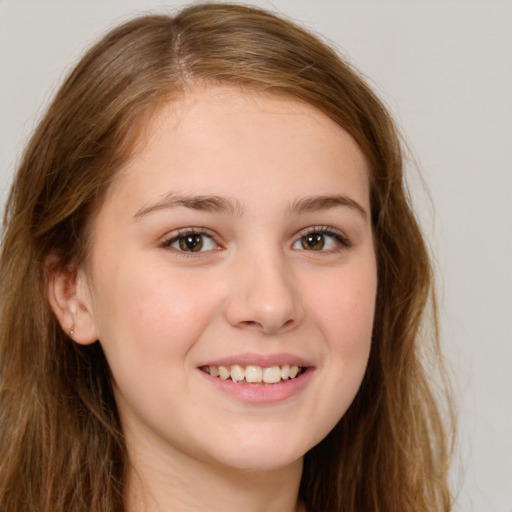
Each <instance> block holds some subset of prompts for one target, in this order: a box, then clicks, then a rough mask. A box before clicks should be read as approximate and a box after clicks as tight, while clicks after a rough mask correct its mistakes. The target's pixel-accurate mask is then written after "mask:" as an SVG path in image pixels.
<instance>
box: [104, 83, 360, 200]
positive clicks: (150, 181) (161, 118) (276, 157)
mask: <svg viewBox="0 0 512 512" xmlns="http://www.w3.org/2000/svg"><path fill="white" fill-rule="evenodd" d="M338 178H339V179H338ZM155 180H156V181H158V182H159V183H158V185H156V184H155ZM290 180H292V181H293V185H294V187H295V188H297V190H298V189H300V185H301V183H302V184H303V185H304V186H305V187H306V186H311V182H312V180H314V181H315V183H316V184H317V185H318V187H320V188H322V187H323V188H324V190H317V191H316V192H317V193H330V192H332V191H331V190H330V188H332V186H333V182H338V181H339V183H340V186H341V185H342V186H343V187H344V188H346V187H348V188H352V189H353V190H356V189H357V192H356V194H358V195H359V198H358V200H359V201H362V200H363V199H365V197H363V196H367V195H368V172H367V165H366V161H365V158H364V155H363V154H362V152H361V150H360V149H359V147H358V145H357V143H356V142H355V141H354V139H353V138H352V137H351V136H350V135H349V134H348V133H347V132H346V131H345V130H344V129H343V128H342V127H341V126H340V125H338V124H337V123H336V122H334V121H333V120H332V119H330V118H329V117H328V116H327V115H325V114H324V113H322V112H321V111H320V110H319V109H317V108H315V107H313V106H312V105H310V104H308V103H305V102H302V101H299V100H297V99H295V98H293V97H291V96H288V95H285V94H277V93H267V92H259V91H253V90H248V89H244V88H240V87H235V86H209V87H196V88H193V89H191V90H189V91H187V92H186V93H185V94H183V95H182V96H181V97H179V98H177V99H174V100H173V101H169V102H168V103H165V104H164V105H162V106H161V107H160V108H159V109H158V110H157V111H156V112H155V113H154V115H153V116H152V117H151V119H150V121H149V122H148V123H147V126H146V127H145V129H144V130H142V134H141V137H140V143H139V145H138V147H137V150H136V151H135V152H134V154H133V156H132V158H131V159H130V160H129V161H128V163H127V164H126V165H125V166H124V167H123V168H122V169H121V171H120V172H119V174H118V176H117V178H116V179H115V180H114V182H113V184H112V185H113V186H112V187H111V188H112V190H111V192H112V193H114V194H115V193H116V192H118V191H119V189H120V188H123V187H125V186H126V185H128V184H131V188H132V189H133V191H136V192H137V195H138V196H140V197H142V196H143V195H144V194H145V193H146V195H148V199H150V198H149V195H151V193H153V194H154V193H156V192H157V190H156V189H155V186H156V188H157V189H158V188H161V190H160V192H161V193H162V194H164V193H168V192H172V191H175V190H173V188H180V189H183V190H179V191H180V192H186V193H190V192H197V193H211V192H212V190H211V188H212V186H213V187H215V188H216V189H218V190H217V191H218V192H219V193H220V194H227V195H230V194H231V193H235V194H237V193H241V194H242V195H243V192H247V187H254V186H257V185H258V182H262V181H263V182H266V183H268V184H269V187H273V190H274V191H275V189H276V188H277V189H283V190H286V189H291V188H293V187H291V185H292V183H291V182H290ZM322 180H323V181H324V182H325V183H323V184H322ZM244 184H245V185H246V186H245V187H244ZM223 188H224V189H226V190H222V189H223ZM150 189H151V190H150ZM268 192H270V189H269V190H268Z"/></svg>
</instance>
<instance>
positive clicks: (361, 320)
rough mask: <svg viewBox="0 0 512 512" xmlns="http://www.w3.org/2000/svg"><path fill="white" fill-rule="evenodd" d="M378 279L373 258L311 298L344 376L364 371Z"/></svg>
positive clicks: (341, 276) (310, 300)
mask: <svg viewBox="0 0 512 512" xmlns="http://www.w3.org/2000/svg"><path fill="white" fill-rule="evenodd" d="M376 289H377V278H376V271H375V266H374V264H373V260H370V261H369V262H368V264H366V265H361V266H357V267H353V268H351V269H350V270H349V271H347V272H340V274H339V275H338V276H337V277H336V278H334V279H332V280H331V281H330V284H329V286H326V287H324V290H323V291H321V292H319V293H316V294H315V295H314V296H312V297H310V298H309V302H310V304H311V305H312V306H311V307H312V308H313V315H314V317H315V319H316V323H317V325H318V327H319V328H320V329H321V330H322V333H323V337H324V339H325V340H326V341H327V348H328V350H329V352H330V354H329V360H330V361H331V363H332V364H333V365H336V364H337V365H339V366H340V367H341V368H339V370H340V369H341V370H342V371H340V372H339V375H340V378H345V377H351V378H354V379H356V378H358V376H361V378H362V374H363V373H364V370H365V368H366V363H367V360H368V355H369V351H370V345H371V338H372V331H373V320H374V315H375V298H376Z"/></svg>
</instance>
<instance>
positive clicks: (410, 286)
mask: <svg viewBox="0 0 512 512" xmlns="http://www.w3.org/2000/svg"><path fill="white" fill-rule="evenodd" d="M0 276H1V296H0V297H1V298H0V303H1V324H0V325H1V333H0V336H1V338H0V340H1V341H0V365H1V366H0V375H1V381H0V382H1V384H0V385H1V387H0V427H1V428H0V504H1V509H2V512H14V511H16V512H20V511H22V510H27V511H28V510H37V511H46V512H50V511H52V512H55V511H57V510H62V511H64V510H65V511H67V512H78V511H84V512H85V511H87V512H91V511H98V512H100V511H101V512H107V511H123V510H126V511H130V512H139V511H163V510H166V511H167V510H179V511H188V510H209V511H215V510H223V511H230V510H240V509H243V510H248V511H279V512H285V511H309V512H323V511H351V512H354V511H360V512H366V511H370V510H371V511H389V512H391V511H393V512H396V511H397V510H400V511H411V512H412V511H414V512H420V511H434V510H435V511H439V510H443V511H449V510H451V496H450V493H449V490H448V486H447V482H446V479H447V470H448V458H449V448H448V439H447V438H448V436H447V434H446V432H447V431H446V428H445V426H444V424H443V421H442V417H441V413H440V409H439V407H438V405H437V404H436V401H435V399H434V396H433V392H432V390H431V389H430V384H429V379H428V376H427V374H426V370H425V368H424V366H425V363H426V360H424V359H423V358H422V356H421V354H422V353H423V351H424V349H425V346H420V344H419V342H420V340H419V337H418V335H419V330H420V325H421V322H422V317H423V314H424V310H425V308H426V306H427V304H428V299H429V296H430V294H431V270H430V265H429V260H428V256H427V252H426V250H425V245H424V242H423V240H422V237H421V234H420V232H419V229H418V226H417V223H416V220H415V217H414V214H413V212H412V211H411V208H410V206H409V203H408V200H407V197H406V195H405V192H404V185H403V182H402V157H401V151H400V144H399V141H398V138H397V134H396V132H395V129H394V126H393V123H392V121H391V119H390V117H389V115H388V113H387V112H386V110H385V108H384V107H383V106H382V104H381V103H380V102H379V100H378V99H377V98H376V97H375V95H374V94H373V93H372V92H371V91H370V89H369V88H368V87H367V86H366V85H365V83H364V82H363V81H362V80H361V79H360V78H359V77H358V76H357V74H356V73H355V72H354V71H353V70H352V69H351V68H350V67H349V66H348V65H347V64H346V63H344V62H343V61H341V60H340V59H339V57H337V56H336V55H335V54H334V53H333V51H332V50H330V49H329V48H328V47H326V46H325V45H324V44H323V43H321V42H320V41H319V40H318V39H316V38H315V37H313V36H311V35H310V34H308V33H306V32H304V31H303V30H302V29H300V28H298V27H297V26H295V25H293V24H291V23H289V22H287V21H284V20H282V19H279V18H277V17H275V16H274V15H272V14H270V13H268V12H265V11H262V10H258V9H253V8H248V7H242V6H234V5H221V4H212V5H198V6H194V7H190V8H187V9H185V10H183V11H182V12H180V13H179V14H178V15H177V16H175V17H170V16H163V15H159V16H146V17H142V18H137V19H134V20H132V21H130V22H128V23H126V24H124V25H122V26H120V27H118V28H116V29H114V30H113V31H112V32H110V33H109V34H107V35H106V36H105V37H104V38H103V39H102V40H101V41H100V42H98V43H97V44H96V45H95V46H94V47H93V48H92V49H91V50H90V51H89V52H88V53H87V54H86V55H85V56H84V57H83V59H82V60H81V62H80V63H79V64H78V65H77V67H76V68H75V69H74V70H73V72H72V73H71V75H70V76H69V78H68V79H67V80H66V82H65V83H64V85H63V86H62V88H61V89H60V91H59V92H58V94H57V96H56V98H55V100H54V101H53V103H52V105H51V106H50V108H49V109H48V112H47V113H46V115H45V117H44V118H43V120H42V121H41V123H40V125H39V127H38V128H37V130H36V132H35V134H34V136H33V138H32V140H31V141H30V143H29V145H28V147H27V149H26V152H25V155H24V159H23V161H22V162H21V165H20V168H19V170H18V173H17V175H16V178H15V181H14V184H13V187H12V191H11V194H10V197H9V201H8V204H7V208H6V214H5V232H4V238H3V243H2V253H1V260H0ZM433 322H434V325H435V309H434V318H433ZM427 349H429V350H430V353H431V354H433V356H431V357H430V358H429V362H432V360H435V361H437V362H440V354H439V349H438V342H437V339H436V336H433V340H432V341H431V343H430V345H428V347H427ZM441 375H442V374H441Z"/></svg>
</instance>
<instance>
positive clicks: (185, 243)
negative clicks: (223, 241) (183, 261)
mask: <svg viewBox="0 0 512 512" xmlns="http://www.w3.org/2000/svg"><path fill="white" fill-rule="evenodd" d="M201 247H203V239H202V237H201V235H185V236H182V237H181V238H180V249H181V250H182V251H188V252H197V251H200V250H201Z"/></svg>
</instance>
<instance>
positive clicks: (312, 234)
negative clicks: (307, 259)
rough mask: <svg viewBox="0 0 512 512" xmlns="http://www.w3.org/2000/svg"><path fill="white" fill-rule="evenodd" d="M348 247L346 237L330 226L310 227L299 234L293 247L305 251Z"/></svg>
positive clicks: (334, 249)
mask: <svg viewBox="0 0 512 512" xmlns="http://www.w3.org/2000/svg"><path fill="white" fill-rule="evenodd" d="M347 247H350V243H349V241H348V239H347V238H346V237H345V236H343V235H342V234H341V233H339V232H337V231H334V230H333V229H332V228H327V227H325V228H312V229H310V230H309V231H306V232H305V233H303V234H300V235H299V239H298V240H296V241H295V242H294V244H293V245H292V248H293V249H298V250H306V251H336V250H341V249H344V248H347Z"/></svg>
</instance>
